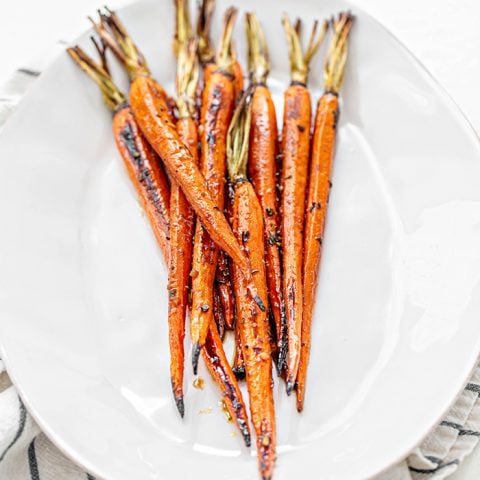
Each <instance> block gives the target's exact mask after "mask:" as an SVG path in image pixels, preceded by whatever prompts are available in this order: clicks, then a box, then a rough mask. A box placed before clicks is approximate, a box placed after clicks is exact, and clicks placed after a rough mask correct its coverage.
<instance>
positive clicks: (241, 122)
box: [228, 95, 276, 479]
mask: <svg viewBox="0 0 480 480" xmlns="http://www.w3.org/2000/svg"><path fill="white" fill-rule="evenodd" d="M249 98H250V97H249V95H246V96H244V98H243V99H242V100H241V102H240V103H239V106H238V108H237V110H236V112H235V117H234V119H233V121H232V125H231V127H230V132H229V149H228V152H229V159H228V170H229V176H230V178H231V180H232V182H233V183H234V185H235V197H234V208H233V229H234V232H235V234H236V236H237V239H238V241H239V242H241V243H242V247H243V249H244V252H245V254H246V255H248V257H249V259H250V263H251V265H252V268H253V269H254V271H255V272H256V273H255V274H254V281H255V284H256V286H257V289H258V291H259V292H262V294H263V295H266V294H267V280H266V272H265V262H264V259H265V244H264V233H263V213H262V207H261V205H260V202H259V201H258V199H257V195H256V194H255V191H254V189H253V186H252V185H251V184H250V183H249V181H248V179H247V167H246V164H247V160H248V145H249V138H250V121H251V105H250V101H249ZM233 270H234V288H235V298H236V302H237V311H238V319H237V325H238V327H239V332H240V337H241V340H242V346H243V348H242V352H243V358H244V362H245V374H246V381H247V389H248V394H249V398H250V416H251V419H252V424H253V427H254V429H255V434H256V440H257V441H256V443H257V452H258V466H259V470H260V476H261V478H262V479H271V478H272V473H273V468H274V465H275V456H276V454H275V450H276V428H275V411H274V403H273V389H272V385H273V383H272V359H271V350H270V337H269V321H268V317H267V314H266V312H261V311H259V310H258V309H257V308H255V304H254V303H253V301H252V300H251V299H250V298H249V297H248V295H247V285H246V280H245V277H244V275H243V274H242V272H241V270H240V269H239V268H237V267H236V266H234V267H233Z"/></svg>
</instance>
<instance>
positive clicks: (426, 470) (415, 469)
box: [408, 460, 460, 475]
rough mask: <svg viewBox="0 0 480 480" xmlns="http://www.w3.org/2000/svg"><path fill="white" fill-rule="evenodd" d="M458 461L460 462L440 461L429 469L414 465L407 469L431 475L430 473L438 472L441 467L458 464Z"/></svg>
mask: <svg viewBox="0 0 480 480" xmlns="http://www.w3.org/2000/svg"><path fill="white" fill-rule="evenodd" d="M459 463H460V460H452V461H451V462H448V463H442V464H441V465H437V466H436V467H435V468H431V469H424V468H415V467H408V469H409V470H410V471H411V472H413V473H422V474H425V475H431V474H432V473H436V472H438V471H439V470H441V469H442V468H445V467H450V466H451V465H458V464H459Z"/></svg>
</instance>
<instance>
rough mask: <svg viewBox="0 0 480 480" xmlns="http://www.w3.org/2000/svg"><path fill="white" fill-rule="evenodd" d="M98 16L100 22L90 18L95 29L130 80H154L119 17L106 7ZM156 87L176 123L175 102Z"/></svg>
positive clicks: (161, 88)
mask: <svg viewBox="0 0 480 480" xmlns="http://www.w3.org/2000/svg"><path fill="white" fill-rule="evenodd" d="M98 14H99V18H100V20H99V22H95V21H94V20H93V19H92V18H90V21H91V22H92V25H93V28H94V30H95V31H96V33H97V34H98V35H99V36H100V38H101V39H102V41H103V42H104V43H105V44H106V45H107V46H108V48H109V49H110V50H111V51H112V52H113V54H114V55H115V57H117V59H118V60H119V62H120V63H121V64H122V65H123V67H124V68H125V70H126V71H127V73H128V76H129V77H130V80H131V81H133V80H135V78H137V77H139V76H145V77H149V78H152V80H153V77H152V73H151V71H150V68H149V66H148V64H147V61H146V59H145V56H144V55H143V54H142V52H141V51H140V49H139V48H138V47H137V45H136V44H135V43H134V42H133V40H132V38H131V36H130V35H129V33H128V31H127V29H126V28H125V26H124V25H123V23H122V22H121V21H120V18H119V17H118V15H117V14H116V13H115V12H114V11H112V10H109V9H108V8H107V7H105V11H104V12H102V11H101V10H99V12H98ZM155 86H156V88H157V90H158V92H159V93H160V95H161V96H162V97H163V99H164V100H165V102H166V104H167V106H168V114H169V117H170V120H172V121H175V120H176V116H175V110H176V102H175V100H174V99H173V98H172V97H170V96H169V95H168V94H167V92H166V91H165V90H164V88H163V87H162V86H161V85H160V84H159V83H157V82H155Z"/></svg>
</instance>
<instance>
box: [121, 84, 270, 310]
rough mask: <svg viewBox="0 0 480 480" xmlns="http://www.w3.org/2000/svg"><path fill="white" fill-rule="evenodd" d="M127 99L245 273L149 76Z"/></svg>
mask: <svg viewBox="0 0 480 480" xmlns="http://www.w3.org/2000/svg"><path fill="white" fill-rule="evenodd" d="M130 101H131V106H132V111H133V114H134V115H135V118H136V120H137V123H138V125H139V126H140V128H141V130H142V132H143V134H144V135H145V137H146V138H147V140H148V141H149V142H150V144H151V145H152V147H153V148H154V149H155V151H156V152H157V153H158V154H159V156H160V158H161V159H162V160H163V162H164V163H165V165H166V166H167V168H168V170H169V172H170V173H171V174H172V176H173V178H174V179H175V180H176V181H177V182H178V184H179V185H180V187H181V188H182V190H183V192H184V193H185V196H186V197H187V200H188V201H189V203H190V205H191V206H192V208H193V209H194V211H195V213H196V215H197V216H198V218H200V220H201V222H202V225H203V227H204V228H205V229H206V230H207V232H208V233H209V235H210V236H211V238H212V239H213V241H214V242H215V243H216V244H217V245H218V246H219V247H220V248H222V249H223V250H225V251H226V252H227V253H228V254H229V255H230V257H231V258H232V260H233V261H234V262H235V263H236V264H238V265H239V266H240V268H242V269H244V270H245V272H246V274H247V275H248V274H249V273H250V270H249V263H248V260H247V259H246V258H245V256H244V254H243V252H242V251H241V249H240V247H239V245H238V243H237V242H236V240H235V237H234V236H233V233H232V230H231V228H230V226H229V225H228V222H227V220H226V218H225V216H224V215H223V213H222V212H221V210H220V208H219V207H218V206H217V204H216V202H215V201H214V200H213V199H212V197H211V195H210V193H209V191H208V189H207V187H206V185H205V181H204V179H203V177H202V174H201V172H200V170H199V169H198V167H197V166H196V165H195V161H194V158H193V156H192V154H191V152H190V150H189V149H188V148H187V147H186V146H185V145H184V144H183V142H182V141H181V139H180V138H179V136H178V133H177V131H176V129H175V126H174V125H173V124H172V122H171V121H170V120H169V119H168V117H167V116H166V110H167V107H166V104H165V101H164V100H163V99H162V98H161V96H160V95H158V92H157V90H156V87H155V84H154V83H153V82H152V80H151V79H150V78H148V77H138V78H137V79H136V80H135V81H134V82H133V83H132V87H131V89H130ZM162 112H163V115H162ZM250 291H251V295H252V296H253V297H254V298H256V300H257V302H258V305H259V307H260V308H262V305H263V302H262V299H261V298H260V297H258V295H257V294H256V291H255V289H254V288H253V286H252V287H251V288H250ZM263 308H264V307H263Z"/></svg>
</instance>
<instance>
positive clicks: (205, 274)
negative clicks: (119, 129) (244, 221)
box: [190, 8, 237, 373]
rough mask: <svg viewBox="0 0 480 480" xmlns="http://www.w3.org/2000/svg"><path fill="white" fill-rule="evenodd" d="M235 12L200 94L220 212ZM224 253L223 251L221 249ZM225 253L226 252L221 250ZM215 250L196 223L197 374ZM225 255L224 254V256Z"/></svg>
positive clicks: (205, 156)
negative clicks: (214, 67)
mask: <svg viewBox="0 0 480 480" xmlns="http://www.w3.org/2000/svg"><path fill="white" fill-rule="evenodd" d="M236 15H237V11H236V10H235V9H233V8H232V9H229V10H228V11H227V12H226V14H225V23H224V30H223V35H222V41H221V43H220V48H219V54H218V58H217V66H218V68H217V70H215V72H214V73H213V74H212V75H211V76H210V77H209V79H208V81H207V83H206V85H205V89H204V92H203V101H202V113H201V132H202V133H201V136H200V138H201V147H202V155H201V161H200V168H201V171H202V174H203V177H204V178H205V182H206V184H207V188H208V191H209V193H210V195H211V197H212V199H213V200H214V202H215V203H216V206H217V208H219V209H222V210H223V206H224V202H225V173H226V140H227V130H228V126H229V125H230V120H231V118H232V114H233V109H234V103H235V98H234V90H233V82H232V78H231V75H230V68H231V63H232V62H231V57H230V50H231V49H230V47H229V45H230V42H231V37H232V33H233V27H234V23H235V20H236ZM224 250H225V249H224ZM225 251H226V250H225ZM218 253H219V252H218V248H217V246H216V245H215V243H214V241H212V238H211V237H210V235H209V233H208V232H207V231H205V230H204V229H203V227H202V225H201V224H200V223H199V222H197V226H196V230H195V241H194V247H193V266H192V271H193V272H194V276H193V277H192V312H191V317H190V334H191V337H192V343H193V350H192V365H193V370H194V373H196V371H197V365H198V356H199V353H200V349H201V347H202V346H203V345H204V343H205V338H206V336H207V332H208V328H209V325H210V324H211V322H212V321H213V312H212V305H213V286H214V280H215V272H216V269H217V262H218ZM227 253H228V252H227Z"/></svg>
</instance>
